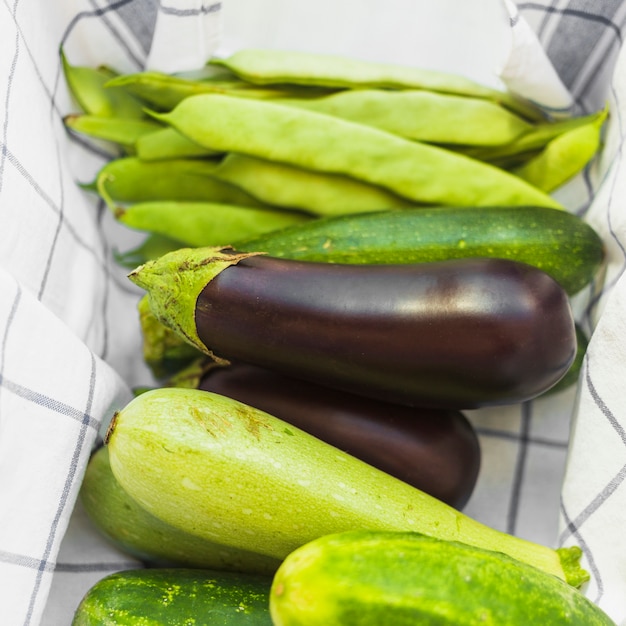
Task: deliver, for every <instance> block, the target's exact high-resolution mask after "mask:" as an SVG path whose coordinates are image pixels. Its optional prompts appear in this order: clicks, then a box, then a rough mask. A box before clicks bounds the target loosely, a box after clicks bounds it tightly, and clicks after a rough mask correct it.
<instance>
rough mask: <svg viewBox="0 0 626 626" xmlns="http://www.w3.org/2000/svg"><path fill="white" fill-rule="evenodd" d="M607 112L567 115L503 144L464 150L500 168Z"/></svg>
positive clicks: (519, 160)
mask: <svg viewBox="0 0 626 626" xmlns="http://www.w3.org/2000/svg"><path fill="white" fill-rule="evenodd" d="M605 117H606V111H597V112H595V113H591V114H589V115H580V116H578V117H572V118H567V119H563V120H558V121H555V122H545V123H542V124H536V125H535V126H533V128H532V130H531V131H529V132H527V133H525V134H523V135H521V136H520V137H519V138H517V139H516V140H515V141H512V142H511V143H509V144H505V145H502V146H483V147H480V146H470V147H468V148H466V149H465V150H464V152H465V153H466V154H467V155H468V156H471V157H473V158H475V159H481V160H484V161H489V162H490V163H493V164H495V165H498V166H499V167H510V166H511V164H517V166H519V164H520V162H521V163H523V162H525V161H527V160H528V159H529V158H532V157H534V156H536V155H537V154H539V153H540V152H541V150H542V149H543V148H544V147H545V146H547V145H548V144H549V143H550V142H551V141H552V140H554V139H556V138H557V137H559V136H560V135H563V134H565V133H569V132H570V131H572V130H576V129H577V128H581V127H584V126H592V127H593V126H594V125H595V124H596V123H597V122H598V121H599V120H604V118H605Z"/></svg>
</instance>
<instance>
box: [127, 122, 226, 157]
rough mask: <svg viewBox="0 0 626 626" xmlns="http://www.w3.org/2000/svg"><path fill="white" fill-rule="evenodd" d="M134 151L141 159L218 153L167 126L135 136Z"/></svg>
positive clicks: (202, 155) (209, 155)
mask: <svg viewBox="0 0 626 626" xmlns="http://www.w3.org/2000/svg"><path fill="white" fill-rule="evenodd" d="M135 152H136V154H137V157H138V158H140V159H141V160H142V161H160V160H163V159H189V158H195V157H212V156H217V155H218V154H220V153H218V152H216V151H215V150H209V149H208V148H203V147H202V146H199V145H198V144H197V143H195V142H194V141H191V139H189V138H188V137H185V135H182V134H181V133H179V132H178V131H177V130H175V129H174V128H171V127H169V126H167V127H164V128H159V129H158V130H154V131H153V132H151V133H145V134H143V135H141V136H140V137H137V141H136V142H135Z"/></svg>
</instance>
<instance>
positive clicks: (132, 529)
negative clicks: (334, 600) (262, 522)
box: [80, 448, 280, 575]
mask: <svg viewBox="0 0 626 626" xmlns="http://www.w3.org/2000/svg"><path fill="white" fill-rule="evenodd" d="M80 500H81V503H82V505H83V507H84V509H85V512H86V513H87V515H88V517H89V518H90V520H91V521H92V522H93V524H94V526H95V527H96V528H97V529H98V530H99V531H100V532H101V533H102V534H103V535H104V536H105V537H106V538H107V539H108V540H109V541H110V542H111V543H113V544H114V545H116V546H117V547H118V548H120V549H121V550H122V551H123V552H126V553H127V554H129V555H131V556H134V557H135V558H138V559H140V560H141V561H143V562H144V563H147V564H150V565H151V566H158V567H165V566H177V567H194V568H208V569H214V570H219V571H235V572H246V573H253V574H268V575H269V574H272V573H274V572H275V571H276V569H277V568H278V566H279V565H280V561H279V560H277V559H272V558H270V557H266V556H263V555H261V554H256V553H254V552H249V551H247V550H238V549H236V548H233V547H231V546H224V545H221V544H219V543H215V542H214V541H210V540H206V539H203V538H201V537H197V536H195V535H192V534H191V533H187V532H185V531H183V530H180V529H178V528H174V527H172V526H170V525H169V524H167V523H165V522H163V521H161V520H160V519H158V518H157V517H155V516H154V515H152V514H151V513H148V511H146V510H145V509H143V508H142V507H141V506H140V505H139V504H138V503H137V502H136V501H135V500H133V499H132V498H131V497H130V496H129V495H128V494H127V493H126V492H125V491H124V490H123V489H122V487H121V486H120V484H119V483H118V482H117V481H116V480H115V477H114V476H113V472H111V466H110V463H109V451H108V449H107V448H100V449H98V450H97V451H96V452H95V453H94V454H93V455H92V457H91V459H90V460H89V464H88V465H87V470H86V472H85V476H84V479H83V483H82V485H81V489H80Z"/></svg>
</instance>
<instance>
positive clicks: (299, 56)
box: [209, 48, 545, 121]
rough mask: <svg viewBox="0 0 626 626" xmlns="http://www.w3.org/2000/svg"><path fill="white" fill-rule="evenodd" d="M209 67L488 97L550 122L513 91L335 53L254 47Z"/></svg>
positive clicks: (273, 78) (348, 85) (255, 79)
mask: <svg viewBox="0 0 626 626" xmlns="http://www.w3.org/2000/svg"><path fill="white" fill-rule="evenodd" d="M209 63H210V64H213V65H218V66H220V67H225V68H227V69H228V70H230V71H231V72H232V73H233V74H235V75H236V76H239V77H240V78H242V79H244V80H247V81H249V82H251V83H254V84H259V85H272V84H285V83H292V84H297V85H313V86H318V87H334V88H345V89H355V88H359V89H363V88H383V89H425V90H429V91H436V92H441V93H449V94H457V95H462V96H470V97H473V98H484V99H487V100H492V101H493V102H498V103H501V104H502V105H503V106H506V107H507V108H509V109H511V110H512V111H515V112H517V113H519V114H520V115H522V116H523V117H525V118H527V119H530V120H535V121H537V120H543V119H545V116H544V115H543V113H542V112H541V111H540V110H539V109H538V108H537V107H536V106H534V105H532V104H530V103H527V102H524V101H522V100H520V99H519V98H516V97H514V96H513V95H512V94H510V93H508V92H505V91H499V90H497V89H492V88H490V87H486V86H484V85H481V84H479V83H476V82H475V81H472V80H469V79H467V78H465V77H463V76H460V75H457V74H452V73H448V72H440V71H436V70H428V69H423V68H420V67H414V66H406V65H399V64H392V63H379V62H374V61H365V60H361V59H355V58H349V57H344V56H337V55H332V54H319V53H310V52H299V51H293V50H271V49H261V50H259V49H253V48H251V49H244V50H239V51H237V52H235V53H234V54H232V55H230V56H229V57H227V58H214V59H211V60H210V61H209Z"/></svg>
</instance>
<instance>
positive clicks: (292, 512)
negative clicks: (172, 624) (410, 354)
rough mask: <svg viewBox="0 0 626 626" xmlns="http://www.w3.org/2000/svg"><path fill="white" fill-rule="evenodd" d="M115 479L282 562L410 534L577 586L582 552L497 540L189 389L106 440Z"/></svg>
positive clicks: (447, 510) (258, 418)
mask: <svg viewBox="0 0 626 626" xmlns="http://www.w3.org/2000/svg"><path fill="white" fill-rule="evenodd" d="M106 441H107V445H108V449H109V455H110V462H111V469H112V471H113V474H114V475H115V477H116V479H117V480H118V482H119V483H120V485H121V486H122V488H123V489H124V490H125V491H126V492H127V493H128V494H129V495H130V496H131V497H132V498H134V499H135V500H136V501H137V502H139V504H140V505H141V506H142V507H144V508H145V509H147V510H148V511H149V512H151V513H152V514H153V515H155V516H157V517H159V518H160V519H162V520H164V521H166V522H167V523H168V524H170V525H172V526H175V527H177V528H180V529H184V530H187V531H188V532H193V533H194V534H196V535H198V536H201V537H204V538H206V539H209V540H211V541H215V542H218V543H223V544H225V545H230V546H233V547H237V548H240V549H244V550H250V551H253V552H258V553H259V554H264V555H267V556H271V557H273V558H277V559H281V560H282V559H284V558H285V557H286V556H287V555H288V554H289V553H290V552H292V551H293V550H294V549H295V548H297V547H299V546H301V545H303V544H305V543H307V542H308V541H311V540H313V539H315V538H317V537H320V536H322V535H325V534H330V533H334V532H340V531H345V530H357V529H371V530H377V529H378V530H403V531H406V530H414V531H419V532H423V533H425V534H428V535H432V536H435V537H438V538H441V539H447V540H457V541H464V542H467V543H470V544H472V545H475V546H478V547H483V548H488V549H493V550H499V551H501V552H504V553H507V554H509V555H510V556H512V557H514V558H517V559H519V560H522V561H525V562H527V563H530V564H532V565H534V566H535V567H538V568H540V569H543V570H544V571H547V572H549V573H551V574H553V575H554V576H557V577H560V578H563V579H566V580H567V581H568V582H570V584H572V585H575V586H578V585H580V584H581V583H582V582H583V581H584V580H585V579H586V578H588V575H587V573H586V572H585V571H584V570H582V569H581V568H580V565H579V563H578V559H579V557H580V549H578V548H576V547H572V548H568V549H563V550H553V549H552V548H549V547H546V546H542V545H538V544H536V543H533V542H529V541H526V540H524V539H521V538H518V537H514V536H512V535H508V534H506V533H502V532H500V531H497V530H495V529H493V528H491V527H488V526H486V525H484V524H481V523H479V522H478V521H476V520H474V519H472V518H470V517H468V516H466V515H464V514H463V513H461V512H459V511H458V510H456V509H454V508H452V507H450V506H448V505H446V504H444V503H443V502H441V501H440V500H437V499H435V498H433V497H432V496H429V495H428V494H426V493H424V492H422V491H420V490H418V489H416V488H414V487H411V486H409V485H408V484H407V483H404V482H402V481H401V480H399V479H396V478H393V477H391V476H389V475H388V474H385V473H384V472H382V471H380V470H377V469H375V468H373V467H372V466H370V465H368V464H366V463H364V462H362V461H360V460H358V459H356V458H355V457H352V456H350V455H348V454H346V453H344V452H342V451H340V450H338V449H337V448H334V447H332V446H330V445H329V444H326V443H324V442H322V441H321V440H319V439H316V438H315V437H313V436H311V435H309V434H308V433H305V432H304V431H302V430H300V429H298V428H296V427H294V426H292V425H291V424H288V423H287V422H284V421H282V420H280V419H278V418H276V417H273V416H271V415H269V414H267V413H264V412H263V411H259V410H257V409H255V408H252V407H250V406H247V405H245V404H242V403H240V402H237V401H235V400H232V399H230V398H227V397H224V396H220V395H217V394H213V393H210V392H205V391H200V390H197V389H183V388H161V389H155V390H151V391H147V392H145V393H142V394H141V395H139V396H137V397H135V398H134V399H133V400H132V401H131V402H130V403H129V404H127V405H126V406H125V407H124V408H122V409H121V410H120V411H118V412H117V414H116V415H115V416H114V417H113V419H112V420H111V424H110V427H109V429H108V432H107V438H106Z"/></svg>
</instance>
